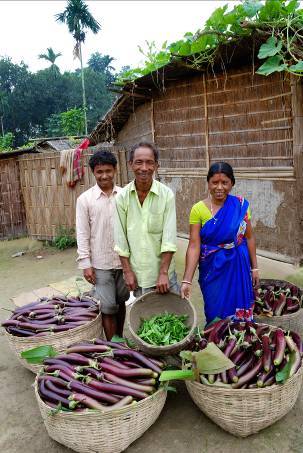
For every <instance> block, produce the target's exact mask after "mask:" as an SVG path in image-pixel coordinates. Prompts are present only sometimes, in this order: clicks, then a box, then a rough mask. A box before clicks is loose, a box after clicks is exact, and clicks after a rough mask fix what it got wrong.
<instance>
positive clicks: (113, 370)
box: [100, 362, 158, 378]
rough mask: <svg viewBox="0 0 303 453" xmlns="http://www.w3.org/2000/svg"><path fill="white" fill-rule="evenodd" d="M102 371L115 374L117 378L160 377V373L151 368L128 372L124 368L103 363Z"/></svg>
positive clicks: (132, 369)
mask: <svg viewBox="0 0 303 453" xmlns="http://www.w3.org/2000/svg"><path fill="white" fill-rule="evenodd" d="M100 367H101V370H103V371H106V372H108V373H112V374H115V375H116V376H119V377H123V378H128V377H130V378H131V377H136V376H150V377H158V373H155V372H154V371H152V370H151V369H150V368H129V369H128V370H124V369H122V368H118V367H116V366H113V365H110V364H108V363H104V362H102V363H101V364H100Z"/></svg>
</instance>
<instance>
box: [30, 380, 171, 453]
mask: <svg viewBox="0 0 303 453" xmlns="http://www.w3.org/2000/svg"><path fill="white" fill-rule="evenodd" d="M35 394H36V398H37V401H38V405H39V409H40V412H41V415H42V418H43V421H44V425H45V427H46V430H47V432H48V434H49V436H50V437H51V438H52V439H54V440H56V441H57V442H59V443H60V444H63V445H65V446H66V447H68V448H71V449H72V450H75V451H78V452H83V453H119V452H121V451H124V450H125V449H126V448H127V447H128V446H129V445H130V444H131V443H132V442H134V441H135V440H136V439H138V438H139V437H141V436H142V434H144V433H145V431H147V429H148V428H149V427H150V426H151V425H152V424H153V423H155V421H156V420H157V418H158V417H159V415H160V413H161V411H162V409H163V407H164V404H165V401H166V397H167V391H166V389H165V388H164V387H162V388H160V389H159V390H157V392H155V393H154V394H153V395H151V396H149V397H148V398H146V399H144V400H141V401H139V402H138V403H136V404H134V405H129V406H126V407H124V408H122V409H117V410H115V411H112V412H103V413H102V412H100V411H91V410H87V411H84V412H78V413H77V412H59V413H57V414H51V409H50V407H49V406H47V405H46V404H45V403H44V402H43V401H42V399H41V398H40V395H39V393H38V388H37V383H36V384H35Z"/></svg>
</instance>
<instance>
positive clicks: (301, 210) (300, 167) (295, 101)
mask: <svg viewBox="0 0 303 453" xmlns="http://www.w3.org/2000/svg"><path fill="white" fill-rule="evenodd" d="M291 92H292V98H291V100H292V113H293V157H294V172H295V177H296V182H297V184H296V189H297V194H296V199H297V209H296V212H297V215H298V228H297V231H296V232H297V234H295V238H294V239H295V241H294V242H295V244H296V245H295V246H296V256H297V258H298V261H299V262H301V263H302V261H303V86H302V81H301V80H300V78H299V77H296V76H291ZM294 233H295V232H294Z"/></svg>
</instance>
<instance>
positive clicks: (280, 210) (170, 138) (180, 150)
mask: <svg viewBox="0 0 303 453" xmlns="http://www.w3.org/2000/svg"><path fill="white" fill-rule="evenodd" d="M292 91H293V89H292V86H291V83H290V81H289V80H286V79H285V78H284V76H283V75H281V74H275V75H272V76H269V77H262V76H258V75H253V74H252V72H251V67H250V68H241V69H233V70H231V71H230V72H229V73H228V74H216V75H214V74H208V75H205V74H201V75H197V76H195V77H191V78H184V79H179V80H177V81H174V82H170V83H167V84H166V86H165V91H164V92H163V93H161V94H159V93H156V94H155V96H154V98H153V100H152V101H151V102H150V101H148V102H146V104H144V105H143V106H141V107H140V108H138V109H137V110H136V111H135V112H134V113H133V115H132V118H130V119H129V121H128V123H127V124H126V126H125V127H124V128H123V129H122V131H121V132H120V134H119V136H118V143H119V144H120V145H124V146H126V147H127V146H129V144H133V143H135V142H136V141H138V139H139V138H140V137H138V134H139V133H140V131H141V132H142V133H143V134H144V136H146V135H148V133H149V134H150V137H151V139H154V141H155V142H156V143H157V145H158V147H159V149H160V169H159V175H160V177H161V180H162V181H163V182H164V183H166V184H168V185H169V186H170V187H171V188H172V190H173V191H174V192H175V194H176V202H177V221H178V231H179V233H180V234H188V231H189V227H188V216H189V212H190V208H191V206H192V205H193V204H194V203H196V202H197V201H198V200H200V199H203V198H205V197H206V195H207V184H206V175H207V171H208V168H209V166H210V165H211V164H212V163H213V162H216V161H219V160H224V161H226V162H228V163H230V164H231V165H232V166H233V167H234V170H235V175H236V179H237V183H236V187H235V189H234V193H241V195H243V196H245V197H247V198H248V199H249V201H250V203H251V209H252V213H253V225H254V227H255V231H256V236H257V245H258V248H259V249H260V250H265V251H269V252H271V253H273V254H277V255H280V256H281V257H282V258H285V259H290V260H294V261H298V260H300V259H303V234H302V233H303V231H302V223H303V221H302V219H300V215H301V214H300V212H303V206H302V207H301V208H299V203H302V202H301V200H300V201H299V200H298V197H297V196H296V193H298V188H299V187H300V185H299V184H298V181H299V180H300V181H302V173H303V169H302V168H301V170H300V165H299V162H301V161H302V143H301V144H300V137H299V136H300V133H297V136H298V138H297V145H296V146H297V148H296V149H297V150H299V151H298V152H297V153H296V155H297V157H296V160H294V153H293V150H294V148H295V143H294V137H295V131H294V129H293V124H294V123H295V121H296V130H299V129H300V127H301V130H303V118H302V116H300V117H298V118H297V120H296V115H295V116H294V115H293V108H294V107H293V106H294V102H295V99H296V98H297V95H296V94H294V93H293V94H292ZM139 109H140V112H139ZM298 109H299V107H297V110H298ZM142 112H145V117H144V121H143V118H142ZM147 112H151V114H150V115H148V113H147ZM148 116H149V117H150V118H149V123H148ZM134 119H136V126H135V127H134V126H132V127H129V126H130V124H131V122H132V124H134ZM148 131H149V132H148ZM298 134H299V135H298ZM301 135H302V133H301ZM300 150H301V151H300ZM298 156H301V157H300V158H299V157H298ZM300 159H301V160H300ZM301 167H302V165H301ZM298 178H299V179H298ZM300 190H301V191H302V188H301V189H300ZM300 206H301V205H300Z"/></svg>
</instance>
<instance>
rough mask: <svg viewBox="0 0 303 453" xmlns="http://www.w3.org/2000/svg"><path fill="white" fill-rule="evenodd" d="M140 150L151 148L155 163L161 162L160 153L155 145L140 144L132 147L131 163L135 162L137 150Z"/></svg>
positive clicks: (148, 143) (130, 153)
mask: <svg viewBox="0 0 303 453" xmlns="http://www.w3.org/2000/svg"><path fill="white" fill-rule="evenodd" d="M138 148H149V149H150V150H152V152H153V153H154V158H155V162H158V161H159V151H158V148H157V147H156V145H155V144H154V143H151V142H139V143H136V144H135V145H133V146H132V147H131V149H130V151H129V154H128V160H129V162H132V161H133V160H134V154H135V151H136V149H138Z"/></svg>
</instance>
